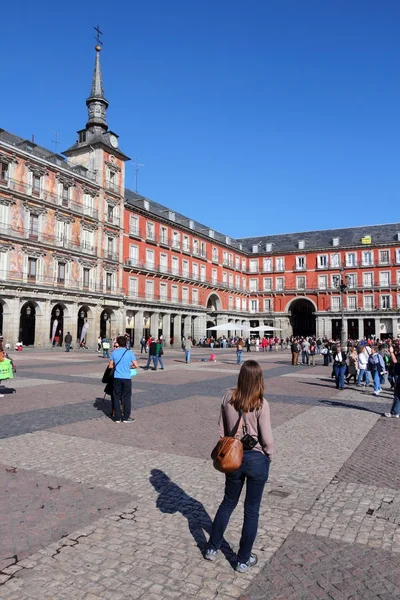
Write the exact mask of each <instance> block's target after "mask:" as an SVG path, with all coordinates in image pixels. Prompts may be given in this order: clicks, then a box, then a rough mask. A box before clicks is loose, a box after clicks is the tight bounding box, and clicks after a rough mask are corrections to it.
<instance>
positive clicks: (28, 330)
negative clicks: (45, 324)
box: [19, 302, 36, 346]
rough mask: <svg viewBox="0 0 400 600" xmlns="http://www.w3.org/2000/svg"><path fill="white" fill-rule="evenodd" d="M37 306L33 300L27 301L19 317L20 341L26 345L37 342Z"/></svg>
mask: <svg viewBox="0 0 400 600" xmlns="http://www.w3.org/2000/svg"><path fill="white" fill-rule="evenodd" d="M35 328H36V308H35V305H34V304H33V303H32V302H26V303H25V304H24V305H23V306H22V308H21V314H20V318H19V341H20V342H22V344H23V345H24V346H33V345H34V343H35Z"/></svg>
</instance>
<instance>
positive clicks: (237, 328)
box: [206, 323, 248, 331]
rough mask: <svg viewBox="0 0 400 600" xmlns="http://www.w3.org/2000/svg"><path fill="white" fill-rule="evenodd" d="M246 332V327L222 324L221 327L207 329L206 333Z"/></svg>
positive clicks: (236, 324)
mask: <svg viewBox="0 0 400 600" xmlns="http://www.w3.org/2000/svg"><path fill="white" fill-rule="evenodd" d="M244 330H246V331H247V330H248V327H247V326H244V325H241V324H240V323H222V324H221V325H213V326H212V327H207V329H206V331H244Z"/></svg>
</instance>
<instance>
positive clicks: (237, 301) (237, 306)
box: [235, 298, 240, 310]
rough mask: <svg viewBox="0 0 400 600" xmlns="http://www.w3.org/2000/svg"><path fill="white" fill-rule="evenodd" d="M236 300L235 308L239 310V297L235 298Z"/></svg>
mask: <svg viewBox="0 0 400 600" xmlns="http://www.w3.org/2000/svg"><path fill="white" fill-rule="evenodd" d="M235 301H236V310H240V298H235Z"/></svg>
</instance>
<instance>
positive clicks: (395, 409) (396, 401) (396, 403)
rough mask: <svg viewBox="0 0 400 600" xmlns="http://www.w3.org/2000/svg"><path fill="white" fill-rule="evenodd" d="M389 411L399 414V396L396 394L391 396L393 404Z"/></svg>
mask: <svg viewBox="0 0 400 600" xmlns="http://www.w3.org/2000/svg"><path fill="white" fill-rule="evenodd" d="M390 412H391V413H392V415H400V398H399V397H398V396H393V404H392V408H391V409H390Z"/></svg>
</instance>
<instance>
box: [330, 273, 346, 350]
mask: <svg viewBox="0 0 400 600" xmlns="http://www.w3.org/2000/svg"><path fill="white" fill-rule="evenodd" d="M343 271H344V269H343V267H341V269H340V275H334V276H333V277H332V279H333V285H334V286H335V288H337V289H338V290H340V311H341V318H342V324H341V327H340V344H341V346H342V347H345V346H346V344H347V339H346V329H345V327H344V303H343V294H344V292H345V291H346V290H347V287H348V284H349V281H350V277H349V276H348V275H346V277H345V278H344V279H343Z"/></svg>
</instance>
